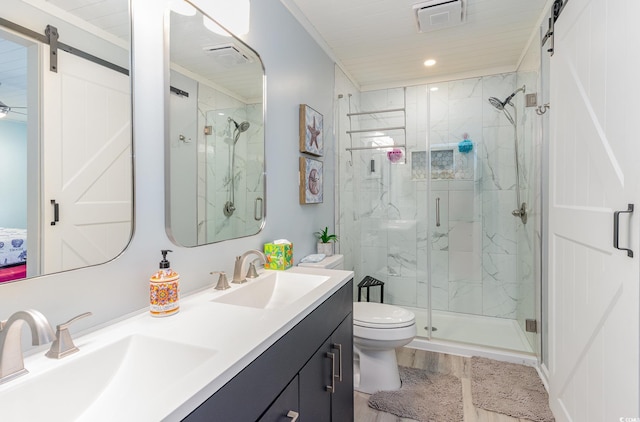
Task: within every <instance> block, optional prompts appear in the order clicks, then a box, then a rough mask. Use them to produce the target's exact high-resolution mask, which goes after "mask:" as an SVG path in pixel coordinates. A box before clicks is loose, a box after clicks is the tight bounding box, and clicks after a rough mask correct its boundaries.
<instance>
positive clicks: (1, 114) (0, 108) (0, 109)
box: [0, 101, 27, 119]
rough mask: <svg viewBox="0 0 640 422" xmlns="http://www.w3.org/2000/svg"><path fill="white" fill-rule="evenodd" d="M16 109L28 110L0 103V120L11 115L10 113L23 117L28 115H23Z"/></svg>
mask: <svg viewBox="0 0 640 422" xmlns="http://www.w3.org/2000/svg"><path fill="white" fill-rule="evenodd" d="M16 109H26V107H10V106H8V105H6V104H5V103H3V102H2V101H0V119H3V118H5V117H7V114H9V112H11V113H15V114H21V115H23V116H26V115H27V113H21V112H19V111H16Z"/></svg>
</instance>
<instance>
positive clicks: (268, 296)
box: [213, 271, 330, 309]
mask: <svg viewBox="0 0 640 422" xmlns="http://www.w3.org/2000/svg"><path fill="white" fill-rule="evenodd" d="M329 278H330V277H328V276H321V275H313V274H301V273H294V272H283V271H274V272H268V273H264V274H262V275H261V276H260V277H258V278H257V279H254V280H248V281H247V285H246V286H243V287H242V288H240V289H238V290H234V291H232V292H229V293H227V294H225V295H223V296H220V297H218V298H216V299H213V302H219V303H226V304H229V305H237V306H247V307H250V308H260V309H277V308H282V307H284V306H287V305H290V304H291V303H293V302H295V301H296V300H298V299H300V298H301V297H302V296H304V295H305V294H307V293H309V292H310V291H311V290H313V289H315V288H316V287H318V286H319V285H321V284H322V283H324V282H325V281H327V280H328V279H329Z"/></svg>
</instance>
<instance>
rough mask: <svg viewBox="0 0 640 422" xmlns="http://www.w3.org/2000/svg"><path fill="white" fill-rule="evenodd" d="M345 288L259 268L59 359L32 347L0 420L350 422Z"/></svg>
mask: <svg viewBox="0 0 640 422" xmlns="http://www.w3.org/2000/svg"><path fill="white" fill-rule="evenodd" d="M352 283H353V272H351V271H338V270H325V269H313V268H306V269H302V268H299V267H296V268H292V269H290V270H287V271H264V272H263V273H262V274H260V275H259V276H258V277H257V278H255V279H252V280H249V281H247V282H246V283H244V284H241V285H237V284H233V285H232V287H231V288H230V289H228V290H215V289H213V286H211V287H210V288H207V289H206V290H204V291H201V292H199V293H196V294H193V295H191V296H189V297H185V298H183V299H182V300H181V306H180V312H178V313H177V314H175V315H172V316H169V317H166V318H154V317H152V316H150V315H149V312H148V310H144V311H141V312H138V313H136V314H134V315H130V316H128V317H126V318H124V319H123V320H121V321H119V322H114V323H112V324H109V325H108V326H106V327H103V328H101V329H99V330H97V331H93V332H92V333H89V334H86V335H82V336H77V338H74V342H75V344H76V346H77V347H78V348H79V351H78V352H76V353H74V354H72V355H69V356H67V357H64V358H62V359H49V358H47V357H45V352H46V351H47V349H48V345H45V346H42V347H40V348H38V349H34V350H32V351H31V354H30V356H27V357H26V358H25V359H24V366H25V368H26V369H27V370H28V371H29V373H28V374H26V375H23V376H20V377H18V378H16V379H13V380H11V381H8V382H6V383H4V384H0V409H2V410H1V411H0V418H1V419H2V420H48V421H60V422H63V421H64V422H68V421H91V422H98V421H113V420H119V421H136V422H141V421H149V422H156V421H160V420H162V421H171V422H173V421H182V420H186V421H224V422H230V421H231V422H233V421H240V422H245V421H256V420H260V421H275V420H278V421H283V420H288V419H287V418H286V416H287V415H290V416H289V419H290V420H295V418H296V415H298V416H299V418H298V419H297V420H298V422H300V421H305V420H307V421H308V420H314V421H332V420H334V421H350V420H353V337H352V333H353V323H352V310H353V302H352V301H353V286H352ZM52 323H57V321H52ZM70 397H71V398H73V399H72V400H69V398H70ZM25 403H29V405H28V406H25Z"/></svg>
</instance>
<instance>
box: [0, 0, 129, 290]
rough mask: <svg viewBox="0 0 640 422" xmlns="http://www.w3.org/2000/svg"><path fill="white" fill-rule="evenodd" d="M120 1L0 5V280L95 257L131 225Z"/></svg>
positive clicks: (114, 248) (123, 3) (121, 239)
mask: <svg viewBox="0 0 640 422" xmlns="http://www.w3.org/2000/svg"><path fill="white" fill-rule="evenodd" d="M129 32H130V23H129V4H128V1H127V0H104V1H101V2H80V1H68V0H48V1H45V0H3V2H2V10H1V11H0V102H1V103H0V204H2V205H0V282H4V281H10V280H11V281H13V280H18V279H21V278H24V277H32V276H38V275H43V274H50V273H53V272H59V271H64V270H70V269H75V268H80V267H84V266H89V265H95V264H99V263H103V262H106V261H109V260H111V259H113V258H114V257H115V256H117V255H118V254H119V253H120V252H122V250H123V249H124V248H125V247H126V245H127V243H128V242H129V239H130V237H131V231H132V215H133V210H132V160H131V95H130V83H129V71H128V68H129V57H130V54H129V50H130V48H129V45H130V41H129V40H130V35H129Z"/></svg>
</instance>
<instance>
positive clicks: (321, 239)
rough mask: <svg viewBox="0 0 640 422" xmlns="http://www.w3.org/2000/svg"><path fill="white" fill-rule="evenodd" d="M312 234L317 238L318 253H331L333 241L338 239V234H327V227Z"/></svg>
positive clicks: (329, 254) (327, 254)
mask: <svg viewBox="0 0 640 422" xmlns="http://www.w3.org/2000/svg"><path fill="white" fill-rule="evenodd" d="M314 235H315V237H317V238H318V253H321V254H325V255H326V256H331V255H333V242H337V241H338V236H336V235H335V234H329V227H325V228H324V230H321V231H317V232H315V233H314Z"/></svg>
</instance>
